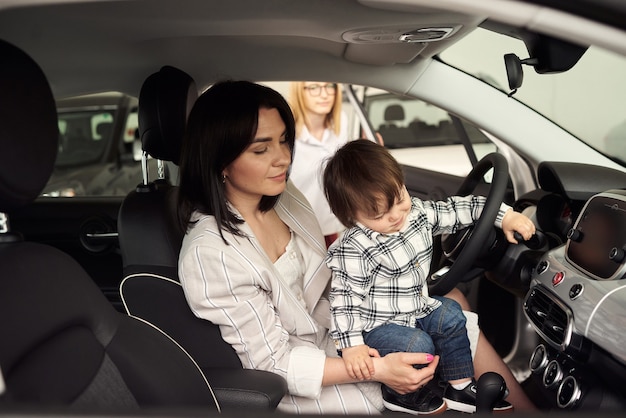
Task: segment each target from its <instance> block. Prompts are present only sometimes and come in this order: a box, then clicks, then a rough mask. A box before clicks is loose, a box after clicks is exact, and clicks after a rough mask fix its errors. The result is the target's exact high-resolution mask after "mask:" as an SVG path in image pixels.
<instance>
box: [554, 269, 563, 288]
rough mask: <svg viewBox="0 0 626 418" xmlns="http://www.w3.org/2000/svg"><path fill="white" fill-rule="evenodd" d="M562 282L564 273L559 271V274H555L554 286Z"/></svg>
mask: <svg viewBox="0 0 626 418" xmlns="http://www.w3.org/2000/svg"><path fill="white" fill-rule="evenodd" d="M562 281H563V273H562V272H560V271H559V272H558V273H555V275H554V276H553V277H552V286H558V285H560V284H561V282H562Z"/></svg>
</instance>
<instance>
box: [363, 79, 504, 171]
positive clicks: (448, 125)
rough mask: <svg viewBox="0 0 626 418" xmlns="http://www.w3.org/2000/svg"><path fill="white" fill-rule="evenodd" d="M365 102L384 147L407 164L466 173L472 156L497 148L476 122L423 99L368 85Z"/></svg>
mask: <svg viewBox="0 0 626 418" xmlns="http://www.w3.org/2000/svg"><path fill="white" fill-rule="evenodd" d="M363 103H364V108H365V110H366V112H367V114H368V116H369V120H370V122H371V124H372V126H373V128H374V129H375V130H376V131H377V132H378V133H379V134H380V136H381V137H382V139H383V142H384V144H385V147H387V148H388V149H389V150H390V151H391V153H392V154H393V155H394V157H396V159H397V160H398V161H400V163H402V164H404V165H408V166H412V167H417V168H422V169H427V170H431V171H437V172H442V173H446V174H453V175H456V176H465V175H467V174H468V173H469V172H470V170H471V169H472V158H473V157H475V158H476V159H478V160H479V159H480V158H482V157H483V156H485V155H486V154H488V153H490V152H493V151H495V150H496V146H495V145H494V144H493V143H492V142H491V141H490V140H489V139H488V138H487V137H486V136H485V135H484V134H483V133H482V132H481V131H480V130H479V129H478V128H476V127H475V126H474V125H472V124H470V123H469V122H467V121H465V120H462V119H460V118H455V117H453V116H452V115H450V114H449V113H448V112H446V111H445V110H443V109H441V108H439V107H437V106H434V105H432V104H430V103H426V102H424V101H422V100H419V99H415V98H411V97H406V96H400V95H397V94H394V93H389V92H375V93H373V94H370V93H368V89H365V92H364V98H363ZM464 141H468V145H469V144H471V149H472V152H473V154H474V155H473V156H472V155H470V154H469V153H468V149H467V148H466V146H465V145H464Z"/></svg>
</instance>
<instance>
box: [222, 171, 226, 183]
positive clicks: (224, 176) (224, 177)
mask: <svg viewBox="0 0 626 418" xmlns="http://www.w3.org/2000/svg"><path fill="white" fill-rule="evenodd" d="M222 183H226V174H224V173H222Z"/></svg>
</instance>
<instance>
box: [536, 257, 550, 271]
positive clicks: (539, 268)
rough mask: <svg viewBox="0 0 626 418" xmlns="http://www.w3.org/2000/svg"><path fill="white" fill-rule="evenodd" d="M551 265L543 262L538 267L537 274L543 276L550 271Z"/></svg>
mask: <svg viewBox="0 0 626 418" xmlns="http://www.w3.org/2000/svg"><path fill="white" fill-rule="evenodd" d="M548 266H549V263H548V262H547V261H546V260H542V261H540V262H539V264H538V265H537V274H542V273H543V272H544V271H546V270H548Z"/></svg>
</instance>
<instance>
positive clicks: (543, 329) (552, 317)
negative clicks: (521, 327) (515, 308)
mask: <svg viewBox="0 0 626 418" xmlns="http://www.w3.org/2000/svg"><path fill="white" fill-rule="evenodd" d="M524 313H525V314H526V317H527V318H528V320H529V321H530V322H531V323H532V324H533V326H534V327H535V329H536V331H537V333H539V335H541V336H542V337H543V338H544V339H545V340H546V342H548V343H549V344H550V345H552V346H554V347H555V348H557V349H560V350H562V351H565V349H566V348H567V346H568V345H569V343H570V340H571V336H572V324H571V318H572V314H571V311H570V310H569V308H567V306H565V305H564V304H563V303H562V302H560V301H559V300H558V299H556V297H555V296H553V295H551V294H550V293H548V291H547V290H545V289H544V288H543V287H542V286H535V287H533V288H532V289H531V290H530V292H529V293H528V296H527V297H526V300H525V301H524Z"/></svg>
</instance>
